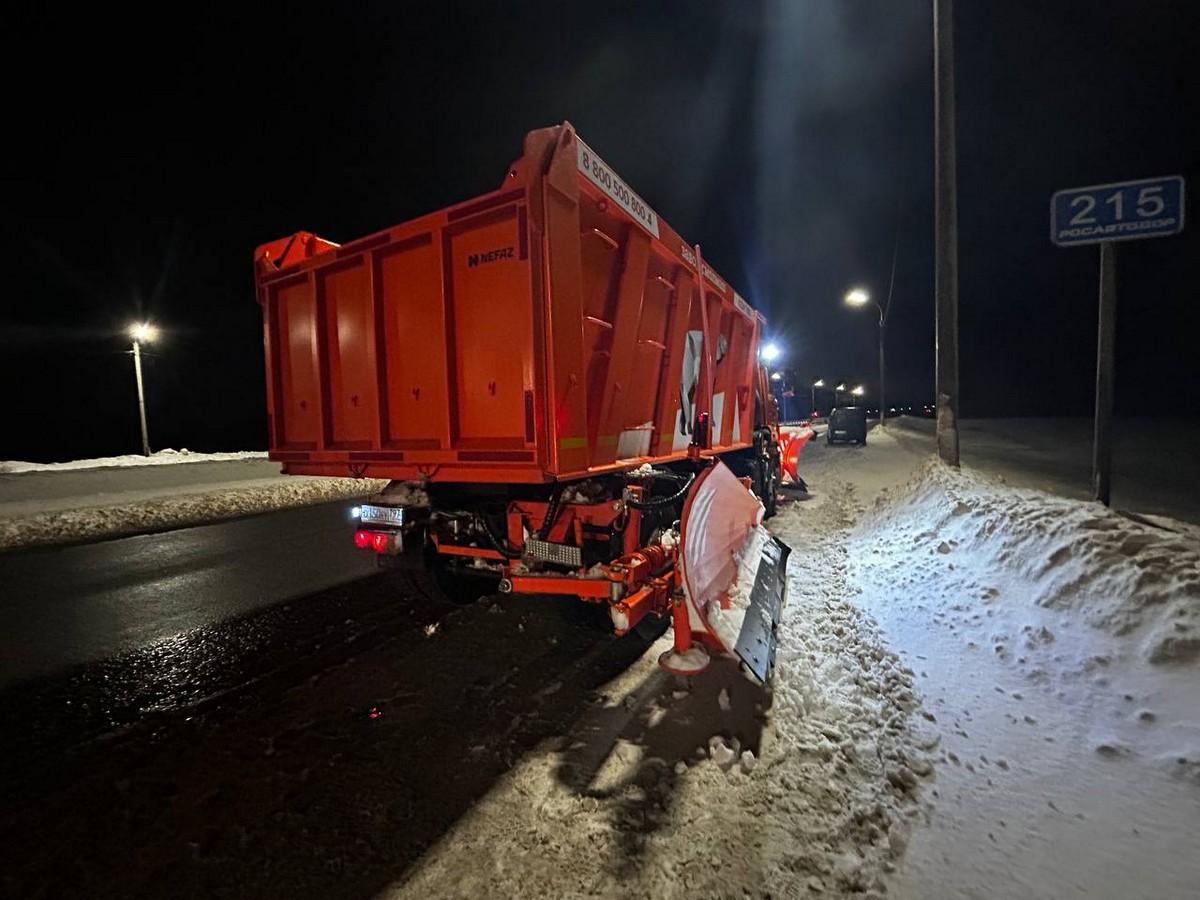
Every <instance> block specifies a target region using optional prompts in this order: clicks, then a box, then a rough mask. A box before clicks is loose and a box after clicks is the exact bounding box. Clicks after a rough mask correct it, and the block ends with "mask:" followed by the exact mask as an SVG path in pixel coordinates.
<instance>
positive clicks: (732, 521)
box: [664, 462, 791, 681]
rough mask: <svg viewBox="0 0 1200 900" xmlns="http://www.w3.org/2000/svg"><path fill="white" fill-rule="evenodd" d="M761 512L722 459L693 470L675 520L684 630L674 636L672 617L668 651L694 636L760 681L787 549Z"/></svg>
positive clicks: (782, 590) (770, 653) (770, 648)
mask: <svg viewBox="0 0 1200 900" xmlns="http://www.w3.org/2000/svg"><path fill="white" fill-rule="evenodd" d="M762 517H763V506H762V503H761V502H759V500H758V498H757V497H755V496H754V494H752V493H751V492H750V491H749V490H748V489H747V488H746V486H745V485H744V484H743V483H742V481H741V480H740V479H738V478H737V477H736V476H735V475H734V474H733V472H731V471H730V470H729V468H728V467H727V466H725V465H724V463H720V462H718V463H717V464H716V465H714V466H712V467H711V468H709V469H706V470H704V471H703V472H701V473H700V475H699V476H697V478H696V480H695V482H694V483H693V484H692V488H691V491H690V492H689V495H688V499H687V501H686V503H685V504H684V508H683V517H682V519H681V521H680V532H681V541H682V548H681V549H682V553H681V567H682V574H683V579H682V580H683V587H684V594H685V596H686V598H687V604H688V610H687V611H688V620H689V625H690V630H691V635H688V636H686V637H687V638H688V640H681V637H683V636H681V635H680V634H679V625H678V624H677V625H676V641H675V651H673V652H675V653H676V654H679V653H683V652H686V651H687V650H688V648H689V647H690V637H691V636H695V637H696V638H697V640H698V642H699V643H702V644H708V645H709V646H714V647H715V648H716V649H719V650H722V651H724V652H726V653H731V654H733V655H734V656H736V657H738V658H739V659H740V660H741V661H742V662H743V663H744V664H745V665H746V668H747V669H748V670H749V671H750V672H751V673H753V675H754V676H755V677H756V678H757V679H758V680H759V681H766V680H767V679H768V678H770V676H771V670H772V667H773V664H774V661H775V643H776V638H775V628H776V626H777V625H778V624H779V618H780V615H781V614H782V610H783V605H784V602H785V600H786V593H787V560H788V555H789V554H790V553H791V548H789V547H788V546H787V545H786V544H785V543H783V541H781V540H779V538H777V537H775V536H774V535H773V534H771V533H770V532H769V531H767V530H766V529H765V528H764V527H763V526H762V524H761V522H762ZM668 662H669V661H668ZM664 665H665V666H667V667H668V668H670V666H669V665H668V663H667V662H664Z"/></svg>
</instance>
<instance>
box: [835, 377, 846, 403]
mask: <svg viewBox="0 0 1200 900" xmlns="http://www.w3.org/2000/svg"><path fill="white" fill-rule="evenodd" d="M845 392H846V382H844V381H842V382H839V383H838V384H837V385H836V386H835V387H834V389H833V405H834V406H837V405H838V403H839V400H838V394H844V393H845Z"/></svg>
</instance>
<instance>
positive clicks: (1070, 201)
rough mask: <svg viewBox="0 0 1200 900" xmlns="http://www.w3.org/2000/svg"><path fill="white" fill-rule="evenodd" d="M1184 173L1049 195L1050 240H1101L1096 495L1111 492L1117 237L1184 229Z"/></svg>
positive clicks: (1103, 497) (1094, 447)
mask: <svg viewBox="0 0 1200 900" xmlns="http://www.w3.org/2000/svg"><path fill="white" fill-rule="evenodd" d="M1183 198H1184V191H1183V178H1181V177H1179V176H1178V175H1173V176H1170V177H1167V178H1144V179H1142V180H1140V181H1124V182H1119V183H1115V184H1098V185H1093V186H1092V187H1085V188H1071V189H1069V190H1065V191H1058V192H1057V193H1056V194H1055V195H1054V196H1053V197H1052V198H1051V199H1050V240H1052V241H1053V242H1054V243H1055V244H1058V246H1060V247H1071V246H1075V245H1076V244H1099V245H1100V316H1099V323H1098V328H1097V335H1096V420H1095V431H1094V434H1093V443H1092V496H1093V497H1094V498H1095V499H1096V500H1099V501H1100V502H1101V503H1103V504H1104V505H1105V506H1108V504H1109V500H1110V498H1111V494H1112V411H1113V356H1114V347H1115V344H1116V321H1117V263H1116V253H1117V248H1116V242H1117V241H1133V240H1139V239H1142V238H1152V237H1167V236H1169V235H1172V234H1178V233H1179V232H1180V231H1182V230H1183Z"/></svg>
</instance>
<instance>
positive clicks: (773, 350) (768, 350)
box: [762, 343, 782, 362]
mask: <svg viewBox="0 0 1200 900" xmlns="http://www.w3.org/2000/svg"><path fill="white" fill-rule="evenodd" d="M781 352H782V351H781V350H780V349H779V345H778V344H775V343H770V344H767V345H766V346H764V347H763V348H762V358H763V359H765V360H766V361H767V362H771V361H772V360H776V359H779V354H780V353H781Z"/></svg>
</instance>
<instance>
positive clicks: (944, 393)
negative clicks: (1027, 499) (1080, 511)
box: [933, 0, 958, 466]
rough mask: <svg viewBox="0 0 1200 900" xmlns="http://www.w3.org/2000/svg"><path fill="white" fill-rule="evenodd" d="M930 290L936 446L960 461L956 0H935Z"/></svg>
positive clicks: (945, 459) (942, 454) (945, 456)
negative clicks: (933, 321)
mask: <svg viewBox="0 0 1200 900" xmlns="http://www.w3.org/2000/svg"><path fill="white" fill-rule="evenodd" d="M933 132H934V178H933V196H934V254H935V262H934V294H935V296H936V306H935V310H936V312H935V319H936V323H937V324H936V349H935V351H934V352H935V357H936V371H937V376H936V377H937V447H938V456H939V457H940V458H941V459H942V461H943V462H945V463H948V464H949V465H952V466H957V465H958V197H957V187H956V184H955V169H956V163H955V145H954V144H955V138H954V0H933Z"/></svg>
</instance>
